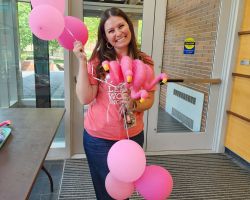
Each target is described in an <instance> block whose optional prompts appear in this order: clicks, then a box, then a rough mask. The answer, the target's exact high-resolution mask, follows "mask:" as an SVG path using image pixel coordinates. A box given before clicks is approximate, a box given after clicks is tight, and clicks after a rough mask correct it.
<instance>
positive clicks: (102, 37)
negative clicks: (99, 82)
mask: <svg viewBox="0 0 250 200" xmlns="http://www.w3.org/2000/svg"><path fill="white" fill-rule="evenodd" d="M111 16H118V17H122V18H123V19H124V20H125V21H126V22H127V23H128V26H129V29H130V32H131V41H130V43H129V46H128V55H130V56H131V57H132V59H140V60H142V61H143V62H144V63H146V64H149V65H153V62H152V60H151V59H147V55H146V54H145V53H143V52H141V51H140V50H139V49H138V46H137V43H136V38H135V32H134V27H133V24H132V22H131V20H130V19H129V18H128V16H127V15H126V14H125V13H124V12H123V11H122V10H121V9H119V8H115V7H112V8H109V9H107V10H105V11H104V12H103V13H102V15H101V20H100V24H99V27H98V34H97V43H96V46H95V48H94V50H93V52H92V55H91V57H90V60H94V59H96V58H97V59H98V61H99V63H98V65H97V67H96V74H97V77H99V78H100V77H102V76H103V75H104V73H105V72H104V70H103V68H102V67H101V63H102V62H103V61H104V60H109V61H110V60H116V52H115V50H114V48H111V49H109V48H108V47H107V45H106V43H107V39H106V34H105V30H104V25H105V22H106V21H107V20H108V19H109V17H111Z"/></svg>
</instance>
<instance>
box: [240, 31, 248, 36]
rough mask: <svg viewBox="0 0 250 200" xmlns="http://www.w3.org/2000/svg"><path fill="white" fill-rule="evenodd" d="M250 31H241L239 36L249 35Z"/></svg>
mask: <svg viewBox="0 0 250 200" xmlns="http://www.w3.org/2000/svg"><path fill="white" fill-rule="evenodd" d="M249 34H250V31H239V32H238V35H249Z"/></svg>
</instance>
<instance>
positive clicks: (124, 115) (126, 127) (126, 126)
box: [92, 68, 129, 140]
mask: <svg viewBox="0 0 250 200" xmlns="http://www.w3.org/2000/svg"><path fill="white" fill-rule="evenodd" d="M92 69H93V68H92ZM92 78H93V79H96V80H98V81H100V82H103V83H106V84H108V85H110V86H112V87H114V88H117V87H120V86H119V85H118V86H115V85H113V84H111V83H108V82H106V81H104V80H102V79H99V78H96V77H94V76H93V74H92ZM122 87H123V89H124V87H125V83H124V84H123V85H122ZM108 110H109V109H108ZM122 114H123V118H124V123H125V129H126V135H127V138H128V140H129V134H128V124H127V119H126V113H125V105H124V104H122Z"/></svg>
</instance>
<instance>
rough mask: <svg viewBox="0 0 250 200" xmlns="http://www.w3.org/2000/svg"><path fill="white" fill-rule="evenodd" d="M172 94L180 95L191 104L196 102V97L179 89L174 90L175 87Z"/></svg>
mask: <svg viewBox="0 0 250 200" xmlns="http://www.w3.org/2000/svg"><path fill="white" fill-rule="evenodd" d="M174 95H175V96H177V97H180V98H182V99H183V100H185V101H188V102H190V103H192V104H195V102H196V98H194V97H192V96H190V95H188V94H185V93H183V92H181V91H179V90H176V89H174Z"/></svg>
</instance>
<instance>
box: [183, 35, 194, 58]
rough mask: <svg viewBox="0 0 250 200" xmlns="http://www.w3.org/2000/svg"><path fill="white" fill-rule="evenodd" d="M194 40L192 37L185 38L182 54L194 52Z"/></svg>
mask: <svg viewBox="0 0 250 200" xmlns="http://www.w3.org/2000/svg"><path fill="white" fill-rule="evenodd" d="M194 51H195V40H194V38H186V39H185V42H184V54H194Z"/></svg>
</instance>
